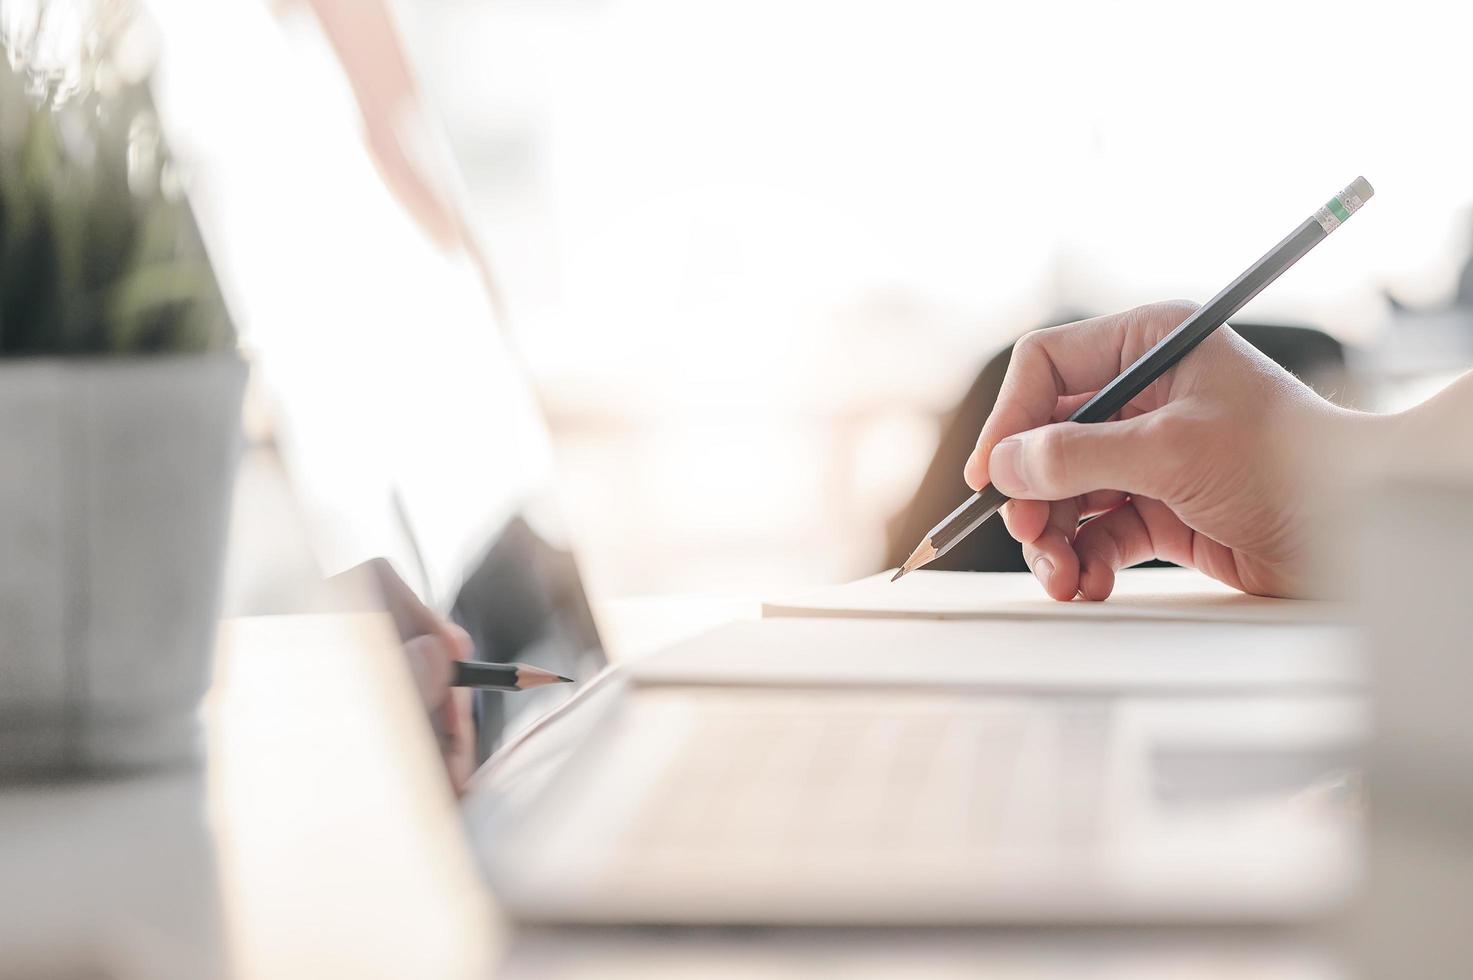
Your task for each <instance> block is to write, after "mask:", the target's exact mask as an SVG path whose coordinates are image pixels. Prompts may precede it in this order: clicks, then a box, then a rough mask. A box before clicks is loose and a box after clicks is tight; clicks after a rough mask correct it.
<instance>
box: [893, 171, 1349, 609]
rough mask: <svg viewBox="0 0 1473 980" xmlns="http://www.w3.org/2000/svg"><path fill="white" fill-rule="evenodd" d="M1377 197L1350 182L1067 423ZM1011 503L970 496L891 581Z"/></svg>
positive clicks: (1110, 399) (1106, 404)
mask: <svg viewBox="0 0 1473 980" xmlns="http://www.w3.org/2000/svg"><path fill="white" fill-rule="evenodd" d="M1374 193H1375V191H1374V190H1373V189H1372V188H1371V185H1370V184H1369V183H1368V182H1367V181H1366V179H1365V178H1364V177H1357V178H1356V179H1355V180H1353V181H1351V182H1350V184H1349V185H1348V186H1346V188H1345V189H1344V190H1342V191H1341V192H1340V193H1339V194H1337V195H1336V196H1334V197H1332V198H1330V200H1329V202H1328V203H1326V204H1325V205H1324V206H1322V207H1320V208H1319V209H1318V210H1317V211H1315V212H1314V213H1313V214H1311V215H1310V216H1309V217H1308V218H1305V219H1304V220H1303V221H1302V222H1300V224H1299V226H1298V227H1297V228H1295V229H1294V230H1293V231H1292V232H1290V233H1289V235H1288V237H1286V238H1284V239H1283V240H1282V241H1280V242H1279V243H1278V244H1277V245H1275V246H1274V247H1273V248H1271V249H1269V250H1268V252H1267V253H1265V254H1264V255H1263V257H1262V258H1260V259H1259V260H1258V261H1257V262H1254V263H1253V264H1252V265H1250V266H1249V267H1248V268H1247V269H1246V270H1245V271H1244V272H1242V273H1241V274H1240V275H1239V276H1238V277H1237V278H1236V279H1234V280H1233V281H1232V282H1230V283H1228V285H1227V286H1225V287H1224V288H1223V289H1222V290H1221V291H1220V292H1218V294H1217V295H1216V296H1213V297H1212V298H1211V299H1209V300H1208V301H1207V302H1206V303H1205V304H1203V305H1202V306H1201V307H1199V308H1198V309H1197V310H1196V311H1195V312H1193V313H1192V314H1191V315H1190V316H1188V317H1187V318H1186V319H1185V320H1183V321H1182V322H1181V323H1180V324H1178V325H1177V326H1176V328H1175V329H1173V330H1172V331H1171V332H1170V333H1168V334H1167V335H1166V336H1165V337H1162V338H1161V339H1160V340H1159V341H1157V343H1156V345H1155V346H1154V347H1152V348H1151V349H1150V350H1148V351H1146V353H1144V354H1142V355H1141V357H1140V358H1139V359H1138V360H1137V361H1136V362H1135V363H1134V364H1132V365H1131V366H1130V367H1128V368H1126V369H1125V370H1124V371H1123V372H1121V373H1120V374H1119V375H1117V376H1116V378H1115V380H1113V381H1111V382H1110V383H1109V384H1107V385H1105V386H1104V387H1103V388H1101V389H1100V390H1099V391H1098V392H1096V393H1095V394H1094V395H1093V396H1092V397H1091V398H1090V399H1089V400H1088V401H1086V402H1085V403H1084V404H1083V405H1081V406H1080V407H1079V408H1078V409H1076V410H1075V412H1074V414H1072V415H1070V416H1069V421H1070V422H1085V423H1094V422H1104V421H1106V420H1108V419H1110V418H1111V417H1113V416H1114V415H1115V414H1116V413H1117V412H1119V411H1120V410H1121V409H1123V408H1124V407H1125V406H1126V405H1127V404H1129V403H1130V400H1131V399H1132V398H1134V397H1135V396H1136V395H1139V394H1140V393H1141V392H1143V391H1145V390H1146V388H1148V387H1150V385H1151V384H1152V382H1154V381H1155V380H1156V379H1157V378H1159V377H1161V375H1163V374H1165V373H1166V372H1167V371H1169V370H1170V369H1171V368H1173V367H1175V366H1176V365H1177V364H1178V363H1180V362H1181V360H1182V358H1184V357H1186V356H1187V355H1188V354H1190V353H1191V352H1192V351H1193V350H1195V349H1196V347H1197V345H1198V344H1200V343H1201V342H1202V341H1203V340H1204V339H1206V338H1207V337H1208V336H1209V335H1211V334H1212V332H1213V331H1214V330H1216V329H1217V328H1218V327H1220V326H1222V325H1223V324H1224V323H1226V322H1227V319H1228V317H1230V316H1233V315H1234V314H1236V313H1237V312H1238V311H1239V310H1240V309H1242V308H1243V307H1244V306H1246V305H1247V304H1248V301H1249V300H1251V299H1253V297H1255V296H1257V295H1258V294H1259V293H1261V292H1263V290H1264V289H1266V288H1267V287H1268V286H1269V285H1270V284H1272V283H1273V281H1274V280H1276V279H1278V278H1279V276H1281V275H1283V274H1284V273H1285V272H1286V271H1288V270H1289V269H1290V268H1291V267H1292V266H1293V265H1294V263H1296V262H1298V261H1299V260H1300V259H1302V258H1303V257H1304V256H1305V255H1308V254H1309V252H1310V251H1311V250H1312V249H1313V248H1314V247H1315V246H1316V245H1318V244H1319V243H1320V242H1322V241H1324V240H1325V239H1326V238H1328V237H1329V236H1330V233H1331V232H1333V231H1334V230H1335V229H1336V228H1339V227H1340V225H1341V224H1342V223H1344V222H1346V221H1349V220H1350V216H1351V215H1353V214H1355V212H1356V211H1358V210H1360V208H1361V207H1362V206H1363V205H1364V204H1365V202H1366V201H1368V200H1370V199H1371V195H1372V194H1374ZM1007 500H1008V498H1007V496H1006V495H1005V494H1003V493H1002V492H1001V491H999V490H998V489H997V488H996V487H993V486H991V485H988V486H985V487H983V488H982V489H981V490H979V491H977V492H976V493H974V494H972V495H971V496H970V497H969V498H967V499H966V500H965V501H963V502H962V504H961V506H959V507H957V508H956V509H955V510H954V511H952V512H951V513H950V514H948V515H947V516H946V517H945V518H943V519H942V521H941V523H939V524H937V525H936V526H935V527H933V528H931V530H930V531H928V532H926V535H925V536H924V537H922V538H921V543H920V544H919V545H917V546H916V549H915V550H914V551H913V552H911V554H910V557H908V558H906V559H905V561H904V562H902V563H901V565H900V570H899V571H898V572H896V573H895V578H892V579H891V580H890V581H892V582H893V581H895V579H898V578H900V576H902V575H904V574H905V573H906V572H910V571H913V570H915V569H917V568H920V567H921V566H923V565H927V564H930V563H931V562H932V561H934V560H935V559H937V558H939V557H941V556H942V555H945V554H946V553H947V552H948V551H950V550H951V549H952V548H954V547H956V545H957V544H959V543H960V542H961V541H962V540H963V539H964V538H966V537H967V536H968V535H970V534H971V533H972V532H973V531H974V530H976V529H977V528H978V527H979V526H981V525H982V524H983V523H985V522H986V521H987V520H988V519H989V518H991V517H992V516H993V515H994V514H996V513H997V512H998V510H999V509H1000V508H1001V507H1002V505H1003V504H1005V503H1007Z"/></svg>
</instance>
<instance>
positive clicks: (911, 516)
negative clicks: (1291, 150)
mask: <svg viewBox="0 0 1473 980" xmlns="http://www.w3.org/2000/svg"><path fill="white" fill-rule="evenodd" d="M1086 315H1088V314H1080V315H1077V316H1076V315H1073V314H1069V315H1065V316H1061V317H1059V318H1057V319H1056V320H1055V321H1054V322H1052V323H1046V324H1042V326H1056V325H1058V324H1061V323H1072V322H1073V321H1075V320H1079V319H1083V318H1084V317H1085V316H1086ZM1232 326H1233V329H1234V330H1236V331H1237V332H1238V334H1239V335H1240V336H1242V338H1243V339H1244V340H1246V341H1248V343H1250V344H1252V345H1253V346H1254V347H1256V348H1258V349H1259V350H1260V351H1262V352H1263V353H1264V354H1265V355H1267V356H1268V357H1269V358H1271V359H1273V361H1274V362H1275V363H1277V364H1278V365H1279V366H1280V367H1282V368H1283V369H1284V370H1286V371H1288V372H1290V373H1291V374H1294V375H1296V376H1297V377H1299V378H1300V380H1302V381H1304V382H1305V383H1306V384H1308V385H1309V386H1310V387H1311V388H1313V389H1315V390H1316V391H1318V392H1319V393H1320V394H1321V395H1324V396H1325V397H1327V398H1332V400H1335V401H1337V402H1338V403H1341V404H1344V402H1345V398H1344V395H1345V391H1346V387H1345V386H1346V380H1345V348H1344V346H1343V345H1342V344H1341V343H1340V341H1338V340H1336V339H1335V338H1334V337H1331V336H1330V335H1329V334H1326V333H1323V332H1322V331H1319V330H1316V329H1314V328H1312V327H1291V326H1275V325H1271V324H1262V323H1234V324H1233V325H1232ZM1012 355H1013V349H1012V348H1011V347H1008V348H1007V349H1006V350H1003V351H1000V352H999V353H998V354H997V355H996V356H995V357H993V358H992V360H990V361H988V362H987V366H986V367H984V368H983V369H982V373H981V374H979V375H978V376H977V380H976V381H974V382H973V383H972V387H971V388H970V389H968V391H967V393H966V394H965V395H964V396H963V397H962V400H961V402H960V403H959V404H958V405H957V407H956V408H955V409H953V410H952V412H951V414H950V415H949V416H948V417H947V418H946V420H945V422H944V423H943V425H942V430H941V441H940V443H939V444H938V445H937V447H936V455H935V456H933V457H932V459H931V463H930V465H929V466H928V467H927V468H926V475H925V477H924V478H923V479H922V480H921V485H920V489H919V490H917V491H916V495H915V496H914V497H913V498H911V500H910V502H909V503H908V504H906V506H905V508H904V509H903V510H902V511H901V512H900V513H898V514H896V515H895V516H894V517H893V518H891V520H890V522H889V525H888V526H887V527H886V533H885V564H884V566H883V567H885V568H895V567H896V566H898V565H899V564H900V563H901V562H903V561H904V560H905V558H906V556H907V555H908V554H909V553H910V549H911V548H912V547H913V546H914V544H915V542H916V541H917V540H918V539H919V538H920V537H921V536H922V535H924V534H925V533H926V531H927V529H928V528H930V527H931V525H932V524H933V523H935V521H936V515H937V514H947V513H950V512H951V511H952V510H953V509H954V508H956V507H957V506H959V505H960V504H961V503H962V502H963V501H965V500H966V499H967V498H968V497H969V496H970V495H971V493H972V491H971V490H970V488H968V487H967V485H966V484H965V483H964V482H962V467H964V466H965V465H966V463H967V457H969V456H970V455H971V454H972V450H973V449H974V448H975V447H976V445H977V433H979V432H981V431H982V424H983V423H984V422H986V421H987V416H988V415H990V414H991V413H992V406H993V405H994V404H996V402H997V395H998V392H999V391H1000V390H1001V388H1002V381H1003V377H1004V376H1005V375H1006V374H1007V370H1008V362H1009V360H1011V359H1012ZM1149 564H1151V565H1158V566H1165V565H1167V564H1169V563H1168V562H1161V561H1155V562H1150V563H1149ZM928 567H929V568H934V569H943V570H948V571H969V572H1026V571H1028V565H1027V564H1026V563H1025V562H1024V561H1023V550H1022V547H1021V546H1020V545H1019V544H1018V542H1016V541H1014V540H1013V539H1012V537H1011V536H1010V535H1009V534H1008V532H1007V528H1005V527H1004V526H1003V525H1002V522H1000V521H989V522H987V523H986V524H983V525H982V526H981V527H979V528H977V530H976V531H974V532H973V533H972V535H971V537H969V538H967V539H966V540H965V541H963V542H961V543H960V544H958V545H957V546H956V547H955V548H954V549H952V550H951V551H950V552H949V553H948V554H947V555H945V556H944V557H942V558H939V559H937V560H936V561H933V562H931V564H930V565H929V566H928Z"/></svg>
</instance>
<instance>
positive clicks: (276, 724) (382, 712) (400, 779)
mask: <svg viewBox="0 0 1473 980" xmlns="http://www.w3.org/2000/svg"><path fill="white" fill-rule="evenodd" d="M694 608H695V607H694V606H693V605H692V604H689V603H687V604H684V605H681V604H678V603H676V604H671V603H651V602H645V601H640V602H634V603H624V604H619V605H618V606H617V607H616V608H614V609H611V610H608V611H607V612H606V614H605V615H604V616H602V617H601V618H602V619H603V620H604V622H605V624H606V626H607V627H608V629H609V631H610V639H611V641H614V642H615V643H616V644H617V645H619V646H621V647H622V649H623V650H624V652H625V655H637V654H638V653H639V652H640V651H641V650H647V649H649V647H650V646H651V645H652V644H653V643H655V642H660V641H664V640H669V639H673V638H676V637H678V636H679V635H682V634H688V633H690V632H692V631H695V630H698V629H699V628H700V626H701V625H703V621H709V620H710V618H712V617H716V616H723V615H727V616H729V615H741V614H745V613H746V607H745V606H744V605H743V604H740V603H726V602H724V601H715V602H712V603H709V604H707V609H706V611H705V612H703V613H699V614H697V613H694V612H693V610H694ZM641 634H643V636H644V637H645V639H641ZM220 646H221V658H220V663H219V668H218V674H217V678H216V684H215V687H214V689H213V691H212V694H211V697H210V700H209V703H208V705H207V709H206V710H207V716H208V724H209V733H210V750H209V755H208V764H207V766H206V768H205V770H204V771H203V773H198V772H195V773H176V774H160V775H155V776H150V777H146V778H137V779H131V780H114V781H105V782H99V781H89V782H78V783H72V784H64V785H53V786H31V787H9V788H6V789H4V790H3V791H0V977H8V976H16V977H20V976H26V977H30V976H61V977H71V976H108V977H122V978H131V977H190V978H197V977H209V976H214V975H229V976H234V977H239V978H255V977H270V978H292V977H311V978H314V980H318V978H328V977H353V978H361V977H396V978H399V977H434V978H441V977H452V978H453V977H471V976H492V975H495V976H508V977H523V976H525V977H600V978H601V977H608V976H628V977H641V978H643V977H672V978H673V977H690V976H700V975H711V973H712V971H718V972H719V973H720V975H722V976H748V975H761V976H809V975H813V974H815V973H820V974H825V975H831V976H844V977H891V976H911V975H930V976H951V975H957V976H959V975H963V974H965V975H976V974H978V973H982V972H985V973H988V974H989V975H1000V976H1027V977H1068V978H1077V977H1090V976H1108V977H1116V976H1130V977H1133V978H1134V977H1144V978H1147V980H1150V978H1155V977H1159V978H1163V980H1164V978H1171V980H1182V978H1190V977H1213V978H1236V977H1254V978H1259V980H1261V978H1278V977H1286V978H1287V977H1296V978H1297V977H1312V978H1317V980H1326V978H1332V977H1337V976H1340V975H1342V974H1341V973H1340V971H1339V970H1338V968H1337V966H1336V963H1335V960H1334V958H1333V957H1332V956H1331V955H1330V952H1329V951H1328V950H1327V949H1326V948H1325V947H1324V946H1323V945H1322V944H1321V943H1320V942H1319V941H1317V940H1316V939H1314V937H1305V936H1301V935H1296V934H1293V933H1284V932H1279V931H1268V932H1264V931H1246V932H1245V931H1243V930H1234V931H1227V932H1218V931H1210V930H1208V931H1180V930H1172V931H1165V932H1139V931H1123V930H1091V931H1082V932H1081V931H1062V930H904V931H898V930H839V931H834V930H828V931H825V930H759V931H754V930H711V929H702V930H640V929H629V930H610V929H602V930H587V929H577V930H569V929H515V928H513V927H512V926H511V925H510V924H508V923H507V922H505V921H504V920H503V919H502V918H501V917H500V915H499V914H498V912H497V910H496V907H495V904H494V901H493V900H492V898H491V897H490V896H489V895H488V894H487V893H486V891H485V890H484V888H483V886H482V884H481V881H480V878H479V876H478V873H477V871H476V869H475V867H474V864H473V862H472V859H471V854H470V851H469V849H468V847H467V845H466V843H465V839H464V837H463V834H462V831H461V825H460V820H459V815H458V811H457V809H456V806H455V801H454V800H453V798H452V796H451V794H450V792H449V791H448V789H447V788H446V785H445V783H444V781H443V778H442V776H441V773H440V770H439V761H438V756H437V755H436V753H435V749H434V746H433V744H432V742H431V738H430V735H429V733H428V731H427V729H426V726H425V725H424V721H423V717H422V715H421V713H420V709H419V706H418V703H417V700H416V698H415V695H414V693H413V688H412V685H411V681H410V678H409V675H408V672H407V669H406V667H405V666H404V664H403V661H402V659H401V658H400V656H399V651H398V648H397V645H396V644H395V643H394V641H393V639H392V637H391V635H390V633H389V632H388V627H387V624H386V623H384V622H383V621H381V620H380V619H379V618H378V617H376V616H354V615H347V616H305V617H272V618H260V619H245V620H235V621H231V622H228V623H226V625H225V626H224V628H223V630H222V634H221V641H220Z"/></svg>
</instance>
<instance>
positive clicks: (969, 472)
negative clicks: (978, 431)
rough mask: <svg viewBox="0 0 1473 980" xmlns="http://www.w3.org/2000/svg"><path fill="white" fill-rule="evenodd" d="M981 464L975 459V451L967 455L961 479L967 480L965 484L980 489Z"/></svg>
mask: <svg viewBox="0 0 1473 980" xmlns="http://www.w3.org/2000/svg"><path fill="white" fill-rule="evenodd" d="M981 470H982V465H981V463H979V462H978V460H977V454H976V453H975V452H973V453H972V455H970V456H968V457H967V465H966V466H964V467H963V468H962V479H963V480H966V481H967V486H969V487H971V488H972V489H973V490H981V489H982V472H981Z"/></svg>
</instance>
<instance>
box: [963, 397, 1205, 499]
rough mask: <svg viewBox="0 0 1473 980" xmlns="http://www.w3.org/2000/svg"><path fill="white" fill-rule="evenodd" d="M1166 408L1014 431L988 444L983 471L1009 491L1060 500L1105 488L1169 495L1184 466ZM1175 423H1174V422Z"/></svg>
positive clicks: (1156, 495)
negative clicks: (1118, 418)
mask: <svg viewBox="0 0 1473 980" xmlns="http://www.w3.org/2000/svg"><path fill="white" fill-rule="evenodd" d="M1169 412H1170V409H1169V408H1168V409H1163V410H1161V411H1158V412H1151V413H1149V414H1146V415H1140V416H1136V417H1135V418H1130V419H1124V420H1121V421H1117V422H1100V423H1097V424H1094V425H1084V424H1081V423H1078V422H1058V423H1054V424H1052V425H1045V426H1042V427H1040V428H1036V429H1030V430H1028V431H1026V432H1020V433H1018V434H1017V435H1014V436H1009V437H1008V438H1007V439H1004V440H1003V441H1002V442H1000V443H998V444H997V446H996V447H994V448H993V450H992V456H991V458H990V460H989V468H988V475H989V478H990V479H991V481H992V483H993V485H994V486H996V487H997V488H998V489H999V490H1001V491H1002V492H1003V493H1005V494H1007V495H1008V496H1009V497H1014V498H1022V499H1027V500H1062V499H1065V498H1068V497H1077V496H1080V495H1082V494H1087V493H1091V492H1093V491H1097V490H1103V489H1106V488H1115V489H1119V490H1121V491H1124V492H1126V493H1132V494H1144V495H1147V496H1151V497H1168V498H1169V497H1170V496H1171V487H1172V486H1173V485H1174V484H1176V483H1177V482H1179V481H1180V480H1181V478H1182V474H1183V472H1184V469H1183V465H1184V462H1185V461H1184V460H1183V459H1182V458H1181V457H1182V453H1181V451H1180V448H1179V446H1178V442H1179V440H1176V439H1174V438H1172V439H1168V438H1167V435H1168V433H1169V431H1172V430H1173V426H1174V425H1175V424H1176V420H1175V419H1173V418H1170V417H1168V413H1169ZM1176 428H1178V429H1179V428H1180V426H1176Z"/></svg>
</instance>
